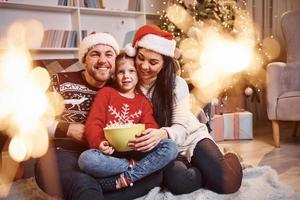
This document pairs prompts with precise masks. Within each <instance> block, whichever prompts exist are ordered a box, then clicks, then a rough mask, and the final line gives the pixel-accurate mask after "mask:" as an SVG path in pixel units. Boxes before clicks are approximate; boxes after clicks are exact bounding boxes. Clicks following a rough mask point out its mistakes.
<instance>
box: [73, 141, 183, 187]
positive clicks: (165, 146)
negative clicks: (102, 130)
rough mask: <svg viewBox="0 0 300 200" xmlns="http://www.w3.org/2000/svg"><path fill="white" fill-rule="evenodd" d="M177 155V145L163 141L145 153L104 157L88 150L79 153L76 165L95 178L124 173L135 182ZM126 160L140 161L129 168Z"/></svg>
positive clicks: (93, 150)
mask: <svg viewBox="0 0 300 200" xmlns="http://www.w3.org/2000/svg"><path fill="white" fill-rule="evenodd" d="M177 154H178V149H177V145H176V144H175V143H174V142H173V141H172V140H170V139H164V140H161V141H160V142H159V143H158V144H157V145H156V147H155V148H154V149H153V150H151V151H149V152H146V153H142V152H136V151H131V152H115V153H113V154H112V155H106V154H103V153H102V152H101V151H100V150H98V149H89V150H86V151H84V152H83V153H81V155H80V156H79V159H78V165H79V167H80V169H81V170H83V171H85V172H86V173H88V174H90V175H92V176H94V177H97V178H101V177H108V176H112V175H117V174H121V173H123V172H124V174H125V176H126V177H128V178H129V179H130V180H131V181H132V182H135V181H137V180H140V179H142V178H143V177H145V176H147V175H149V174H152V173H153V172H155V171H158V170H160V169H162V168H163V167H165V166H166V165H167V164H168V163H169V162H170V161H172V160H174V159H175V158H176V157H177ZM128 159H136V160H139V159H140V160H139V161H137V162H136V163H135V165H133V166H132V167H130V166H129V162H128Z"/></svg>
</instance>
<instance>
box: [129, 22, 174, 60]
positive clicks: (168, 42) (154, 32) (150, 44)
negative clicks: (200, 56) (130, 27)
mask: <svg viewBox="0 0 300 200" xmlns="http://www.w3.org/2000/svg"><path fill="white" fill-rule="evenodd" d="M138 47H143V48H145V49H149V50H152V51H154V52H157V53H160V54H162V55H165V56H170V57H174V53H175V49H176V42H175V40H173V35H172V34H171V33H168V32H166V31H163V30H161V29H160V28H159V27H157V26H155V25H144V26H142V27H140V28H139V29H138V30H137V32H136V33H135V36H134V38H133V41H132V43H130V44H127V45H126V47H125V52H126V54H127V55H129V56H135V55H136V49H137V48H138Z"/></svg>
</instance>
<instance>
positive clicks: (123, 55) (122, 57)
mask: <svg viewBox="0 0 300 200" xmlns="http://www.w3.org/2000/svg"><path fill="white" fill-rule="evenodd" d="M122 60H132V61H133V63H134V60H135V57H132V56H129V55H127V54H126V53H125V51H121V53H119V55H118V56H117V57H116V69H115V74H116V73H117V70H118V66H119V62H121V61H122ZM134 67H135V63H134ZM139 82H140V81H138V83H137V85H136V86H135V91H136V92H138V93H141V94H142V92H141V90H140V87H139ZM113 87H114V88H116V89H118V87H119V86H118V85H117V84H116V82H114V84H113Z"/></svg>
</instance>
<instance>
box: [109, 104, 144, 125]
mask: <svg viewBox="0 0 300 200" xmlns="http://www.w3.org/2000/svg"><path fill="white" fill-rule="evenodd" d="M108 112H110V114H111V115H113V116H114V117H115V120H110V121H108V123H107V124H106V127H116V126H119V125H127V124H129V125H130V124H134V119H135V118H139V117H141V116H142V111H141V110H137V111H135V112H134V113H132V114H130V106H129V105H128V104H126V103H124V104H123V105H122V109H121V110H120V111H118V110H117V108H115V107H114V106H112V105H109V106H108Z"/></svg>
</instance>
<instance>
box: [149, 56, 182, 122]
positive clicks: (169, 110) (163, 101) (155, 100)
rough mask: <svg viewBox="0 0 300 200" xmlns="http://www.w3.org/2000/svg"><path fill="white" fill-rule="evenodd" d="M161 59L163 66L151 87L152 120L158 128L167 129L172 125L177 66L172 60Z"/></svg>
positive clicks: (168, 58) (165, 57) (169, 58)
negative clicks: (153, 119) (154, 120)
mask: <svg viewBox="0 0 300 200" xmlns="http://www.w3.org/2000/svg"><path fill="white" fill-rule="evenodd" d="M163 59H164V66H163V67H162V69H161V71H160V72H159V73H158V75H157V79H156V81H155V84H154V85H153V86H152V87H153V93H152V99H151V101H152V104H153V112H154V118H155V119H156V121H157V123H158V124H159V126H160V127H169V126H171V125H172V115H173V104H174V103H175V92H174V89H175V79H176V69H177V65H176V63H175V61H174V60H173V58H171V57H169V56H163ZM151 89H152V88H151ZM151 89H150V90H149V91H151Z"/></svg>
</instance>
